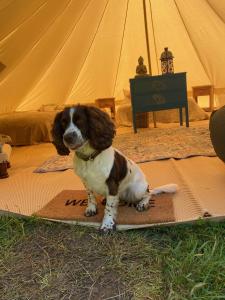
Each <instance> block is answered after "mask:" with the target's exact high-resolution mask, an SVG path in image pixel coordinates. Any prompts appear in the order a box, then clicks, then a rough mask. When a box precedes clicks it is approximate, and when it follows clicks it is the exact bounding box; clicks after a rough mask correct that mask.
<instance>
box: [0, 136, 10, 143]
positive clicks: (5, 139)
mask: <svg viewBox="0 0 225 300" xmlns="http://www.w3.org/2000/svg"><path fill="white" fill-rule="evenodd" d="M0 144H12V139H11V137H10V136H9V135H6V134H0Z"/></svg>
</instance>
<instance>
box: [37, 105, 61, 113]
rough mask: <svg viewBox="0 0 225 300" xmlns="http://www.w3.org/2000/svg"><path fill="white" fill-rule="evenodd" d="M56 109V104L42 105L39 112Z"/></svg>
mask: <svg viewBox="0 0 225 300" xmlns="http://www.w3.org/2000/svg"><path fill="white" fill-rule="evenodd" d="M56 108H57V105H56V104H43V105H42V106H41V107H40V108H39V111H54V110H56Z"/></svg>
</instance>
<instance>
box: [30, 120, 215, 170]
mask: <svg viewBox="0 0 225 300" xmlns="http://www.w3.org/2000/svg"><path fill="white" fill-rule="evenodd" d="M113 146H114V147H115V148H117V149H118V150H120V151H121V152H122V153H123V154H124V155H126V156H127V157H129V158H130V159H132V160H133V161H135V162H136V163H143V162H148V161H153V160H161V159H168V158H176V159H182V158H187V157H191V156H200V155H201V156H216V154H215V151H214V149H213V146H212V144H211V140H210V135H209V130H208V125H204V126H198V127H190V128H187V127H176V128H154V129H145V130H141V131H139V132H138V133H137V134H134V133H125V134H120V135H118V136H116V138H115V139H114V143H113ZM67 169H73V156H72V155H69V156H59V155H56V156H53V157H51V158H49V159H48V160H46V161H45V162H44V163H43V164H42V165H41V166H40V167H38V168H37V169H35V170H34V172H35V173H45V172H54V171H63V170H67Z"/></svg>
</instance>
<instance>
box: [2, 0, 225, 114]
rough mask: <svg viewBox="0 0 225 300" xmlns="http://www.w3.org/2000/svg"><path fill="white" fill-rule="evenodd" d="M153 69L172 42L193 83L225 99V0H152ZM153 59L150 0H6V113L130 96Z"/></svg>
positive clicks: (179, 65)
mask: <svg viewBox="0 0 225 300" xmlns="http://www.w3.org/2000/svg"><path fill="white" fill-rule="evenodd" d="M146 7H147V18H148V31H149V40H150V54H151V65H152V74H160V61H159V58H160V54H161V52H162V51H163V48H164V47H165V46H168V47H169V48H170V49H171V50H172V52H173V54H174V56H175V62H174V64H175V71H176V72H179V71H186V72H187V77H188V89H189V90H191V87H192V86H194V85H203V84H204V85H205V84H212V85H214V86H215V91H216V93H217V94H218V95H219V96H218V98H217V101H218V104H219V105H223V104H225V97H224V96H223V95H225V55H224V53H225V52H224V47H225V24H224V21H225V1H221V0H189V1H186V0H146ZM140 55H142V56H143V57H144V58H145V62H146V60H147V53H146V40H145V30H144V18H143V1H142V0H32V1H27V0H1V1H0V61H1V63H2V64H3V65H4V66H5V68H1V69H2V70H1V72H0V113H4V112H10V111H14V110H35V109H38V108H39V107H40V106H41V105H42V104H49V103H56V104H63V103H77V102H80V103H82V102H92V101H93V100H94V99H95V98H98V97H111V96H115V97H117V98H121V97H122V92H123V89H124V88H126V87H128V80H129V78H131V77H133V76H134V72H135V68H136V64H137V58H138V57H139V56H140Z"/></svg>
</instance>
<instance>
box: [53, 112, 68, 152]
mask: <svg viewBox="0 0 225 300" xmlns="http://www.w3.org/2000/svg"><path fill="white" fill-rule="evenodd" d="M62 114H63V112H62V111H61V112H59V113H57V115H56V116H55V120H54V123H53V127H52V138H53V145H54V146H55V147H56V150H57V152H58V154H59V155H69V153H70V151H69V149H68V148H67V147H66V146H65V145H64V143H63V133H64V129H63V127H62V123H61V119H62Z"/></svg>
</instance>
